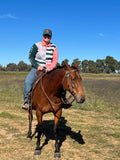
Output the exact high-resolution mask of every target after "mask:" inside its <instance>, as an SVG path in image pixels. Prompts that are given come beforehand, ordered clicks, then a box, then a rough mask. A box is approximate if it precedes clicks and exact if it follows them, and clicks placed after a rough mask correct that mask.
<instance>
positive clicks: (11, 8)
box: [0, 0, 120, 67]
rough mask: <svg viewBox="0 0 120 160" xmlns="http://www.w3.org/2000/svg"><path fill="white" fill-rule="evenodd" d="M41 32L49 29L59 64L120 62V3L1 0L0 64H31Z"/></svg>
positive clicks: (115, 0)
mask: <svg viewBox="0 0 120 160" xmlns="http://www.w3.org/2000/svg"><path fill="white" fill-rule="evenodd" d="M44 29H51V30H52V33H53V36H52V39H51V42H52V43H54V44H55V45H56V46H57V48H58V53H59V58H58V62H59V63H61V62H62V61H63V60H65V59H68V60H69V64H71V63H72V61H73V59H76V58H78V59H79V60H80V61H83V60H85V59H87V60H93V61H96V60H97V59H105V58H106V56H112V57H114V59H116V60H117V61H120V0H0V65H2V66H4V67H5V66H6V65H7V64H9V63H15V64H18V63H19V62H20V61H24V62H25V63H27V64H30V62H29V59H28V56H29V51H30V48H31V47H32V45H33V44H34V43H36V42H38V41H41V40H42V34H43V30H44Z"/></svg>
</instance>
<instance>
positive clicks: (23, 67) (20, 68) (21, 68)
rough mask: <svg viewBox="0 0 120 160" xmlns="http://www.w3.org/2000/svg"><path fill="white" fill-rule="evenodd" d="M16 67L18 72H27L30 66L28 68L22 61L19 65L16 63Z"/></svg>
mask: <svg viewBox="0 0 120 160" xmlns="http://www.w3.org/2000/svg"><path fill="white" fill-rule="evenodd" d="M17 67H18V70H19V71H28V70H29V69H28V68H29V67H30V66H28V65H27V64H26V63H24V62H23V61H20V62H19V63H18V65H17Z"/></svg>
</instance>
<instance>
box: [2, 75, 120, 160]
mask: <svg viewBox="0 0 120 160" xmlns="http://www.w3.org/2000/svg"><path fill="white" fill-rule="evenodd" d="M24 78H25V75H24V74H23V75H12V74H11V75H9V76H8V75H0V160H23V159H24V160H38V159H42V160H47V159H48V160H52V159H53V156H54V135H53V118H54V117H53V115H52V114H46V115H45V116H44V118H43V130H44V137H43V138H42V139H41V146H42V151H41V155H40V156H34V155H33V154H34V150H35V147H36V138H35V137H33V139H32V141H30V142H28V141H27V140H26V136H27V131H28V119H27V112H26V111H23V110H21V109H20V105H21V103H22V101H23V83H24ZM117 78H118V77H116V78H115V77H114V79H110V77H109V78H108V79H107V78H106V77H103V78H102V79H101V78H100V79H99V78H95V77H90V76H89V78H88V77H87V78H86V76H83V86H84V90H85V94H86V102H85V103H84V104H83V105H77V104H75V103H74V104H73V107H72V108H70V109H68V110H63V114H62V118H61V121H60V125H59V132H60V137H59V139H60V151H61V159H62V160H74V159H75V160H119V159H120V158H119V157H120V99H119V97H120V87H119V86H120V81H119V80H118V79H117ZM36 124H37V121H36V116H35V113H34V121H33V132H34V131H35V127H36Z"/></svg>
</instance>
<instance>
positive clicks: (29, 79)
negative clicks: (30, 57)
mask: <svg viewBox="0 0 120 160" xmlns="http://www.w3.org/2000/svg"><path fill="white" fill-rule="evenodd" d="M36 71H37V69H36V68H32V69H31V71H30V72H29V74H28V75H27V77H26V79H25V83H24V102H25V100H26V98H27V96H28V93H29V91H30V90H31V87H32V85H33V83H34V81H35V79H36V75H35V73H36Z"/></svg>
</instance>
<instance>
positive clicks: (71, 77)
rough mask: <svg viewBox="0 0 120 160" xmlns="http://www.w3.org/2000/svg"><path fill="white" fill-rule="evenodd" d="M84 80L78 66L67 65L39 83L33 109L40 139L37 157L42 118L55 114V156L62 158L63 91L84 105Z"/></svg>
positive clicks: (30, 115) (34, 96)
mask: <svg viewBox="0 0 120 160" xmlns="http://www.w3.org/2000/svg"><path fill="white" fill-rule="evenodd" d="M81 81H82V79H81V76H80V73H79V71H78V66H76V67H70V66H69V65H68V64H65V66H64V67H63V68H57V69H55V70H53V71H51V72H48V73H47V74H46V75H45V76H43V78H42V79H41V80H40V81H39V83H38V84H37V86H36V87H35V89H34V91H33V94H32V109H34V110H36V116H37V121H38V137H37V143H36V145H37V147H36V150H35V155H36V154H37V155H38V154H40V152H41V151H40V137H41V134H42V130H41V129H42V128H41V127H42V117H43V115H44V114H46V113H49V112H53V114H54V133H55V155H54V157H57V158H59V157H60V151H59V145H58V124H59V120H60V118H61V115H62V104H63V102H62V100H61V91H62V90H63V88H64V89H65V90H66V91H69V92H70V93H71V94H72V95H73V96H74V98H75V100H76V102H77V103H83V102H84V100H85V94H84V91H83V87H82V82H81ZM31 122H32V110H30V111H29V132H28V137H30V136H31Z"/></svg>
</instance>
